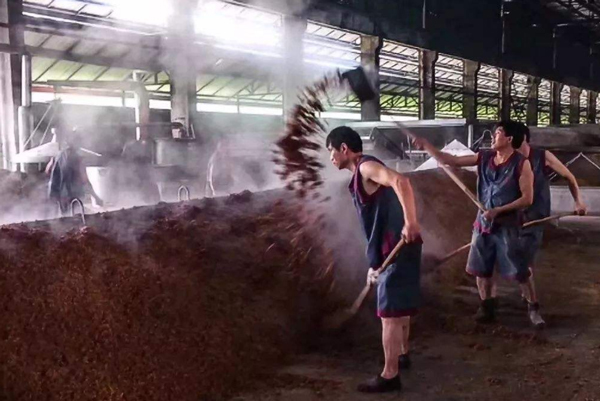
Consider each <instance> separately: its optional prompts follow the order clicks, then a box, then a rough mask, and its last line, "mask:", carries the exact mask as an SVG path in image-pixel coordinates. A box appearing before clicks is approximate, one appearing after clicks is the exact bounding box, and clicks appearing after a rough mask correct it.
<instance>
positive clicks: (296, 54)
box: [283, 15, 308, 120]
mask: <svg viewBox="0 0 600 401" xmlns="http://www.w3.org/2000/svg"><path fill="white" fill-rule="evenodd" d="M307 23H308V22H307V20H306V19H305V18H302V17H297V16H293V15H288V16H285V17H284V20H283V42H284V46H283V51H284V61H283V64H284V70H283V71H284V73H283V115H284V119H285V120H287V118H288V116H289V113H290V111H291V110H292V108H293V107H294V105H295V104H296V103H297V102H298V94H299V93H300V89H301V86H302V85H303V83H304V73H305V71H304V61H303V60H304V40H303V39H304V33H305V32H306V26H307Z"/></svg>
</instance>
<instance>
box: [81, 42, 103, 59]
mask: <svg viewBox="0 0 600 401" xmlns="http://www.w3.org/2000/svg"><path fill="white" fill-rule="evenodd" d="M105 46H106V44H105V43H101V42H95V41H91V40H81V41H79V43H78V44H77V45H76V46H75V47H74V48H73V53H75V54H80V55H83V56H93V55H96V54H98V52H99V51H100V50H101V49H102V48H103V47H105Z"/></svg>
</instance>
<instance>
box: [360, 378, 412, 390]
mask: <svg viewBox="0 0 600 401" xmlns="http://www.w3.org/2000/svg"><path fill="white" fill-rule="evenodd" d="M357 390H358V391H360V392H361V393H389V392H392V391H400V390H402V382H400V376H396V377H394V378H392V379H384V378H383V377H381V376H380V375H377V377H375V378H373V379H371V380H369V381H368V382H366V383H362V384H359V385H358V387H357Z"/></svg>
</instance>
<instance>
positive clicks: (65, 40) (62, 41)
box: [42, 35, 79, 51]
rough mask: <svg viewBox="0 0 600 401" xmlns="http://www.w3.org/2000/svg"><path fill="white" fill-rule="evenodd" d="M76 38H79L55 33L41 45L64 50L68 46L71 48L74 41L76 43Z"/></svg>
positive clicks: (46, 47) (45, 47)
mask: <svg viewBox="0 0 600 401" xmlns="http://www.w3.org/2000/svg"><path fill="white" fill-rule="evenodd" d="M78 40H79V39H75V38H69V37H65V36H56V35H55V36H52V37H51V38H50V39H48V41H47V42H46V43H44V46H42V47H43V48H44V49H52V50H59V51H66V50H68V49H69V48H71V47H72V46H73V45H74V44H75V43H77V42H78Z"/></svg>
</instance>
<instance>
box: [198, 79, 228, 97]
mask: <svg viewBox="0 0 600 401" xmlns="http://www.w3.org/2000/svg"><path fill="white" fill-rule="evenodd" d="M230 81H231V77H216V78H215V79H214V80H213V81H212V82H210V83H209V84H208V85H206V86H205V87H204V88H202V89H201V90H200V92H199V93H198V94H199V95H200V96H212V95H214V94H215V93H217V92H218V91H220V90H221V89H223V87H224V86H225V85H227V83H228V82H230Z"/></svg>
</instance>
